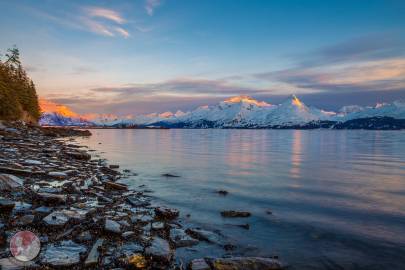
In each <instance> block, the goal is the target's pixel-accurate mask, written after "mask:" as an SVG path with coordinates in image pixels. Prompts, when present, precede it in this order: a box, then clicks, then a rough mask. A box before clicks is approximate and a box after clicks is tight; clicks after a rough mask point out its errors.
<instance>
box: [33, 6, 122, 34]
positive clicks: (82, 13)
mask: <svg viewBox="0 0 405 270" xmlns="http://www.w3.org/2000/svg"><path fill="white" fill-rule="evenodd" d="M26 9H27V10H28V11H29V12H30V13H31V14H33V15H35V16H37V17H40V18H41V19H46V20H48V21H52V22H54V23H57V24H59V25H61V26H64V27H67V28H71V29H76V30H80V31H86V32H91V33H94V34H97V35H101V36H106V37H116V36H121V37H124V38H128V37H130V33H129V31H128V30H127V29H125V27H124V25H125V24H126V22H127V20H126V19H125V18H124V16H123V15H122V14H120V13H119V12H117V11H115V10H112V9H106V8H102V7H80V8H78V10H74V11H72V12H65V11H63V12H62V11H58V10H56V11H55V13H54V14H49V13H47V12H44V11H42V10H38V9H34V8H26Z"/></svg>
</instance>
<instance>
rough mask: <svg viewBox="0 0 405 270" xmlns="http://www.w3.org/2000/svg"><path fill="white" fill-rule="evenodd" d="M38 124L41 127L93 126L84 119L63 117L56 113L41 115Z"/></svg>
mask: <svg viewBox="0 0 405 270" xmlns="http://www.w3.org/2000/svg"><path fill="white" fill-rule="evenodd" d="M39 124H40V125H41V126H83V127H84V126H85V127H88V126H94V123H92V122H90V121H88V120H86V119H84V118H81V117H69V116H64V115H62V114H60V113H56V112H47V113H42V115H41V118H40V119H39Z"/></svg>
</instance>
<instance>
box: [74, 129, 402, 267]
mask: <svg viewBox="0 0 405 270" xmlns="http://www.w3.org/2000/svg"><path fill="white" fill-rule="evenodd" d="M93 134H94V135H93V136H92V137H90V138H87V139H81V142H82V143H84V144H87V145H88V146H89V147H90V148H93V149H97V150H100V151H104V152H106V153H105V154H103V156H105V157H107V158H108V159H109V160H111V162H113V163H119V164H120V165H121V168H123V169H126V168H128V169H131V170H133V171H134V172H136V173H138V176H135V177H133V178H130V179H127V180H126V181H128V184H130V185H133V186H134V187H136V188H137V187H138V186H139V185H141V184H145V185H146V186H147V188H149V189H152V190H154V191H155V193H154V194H155V197H156V199H158V200H162V201H164V203H165V204H169V205H171V206H173V207H177V208H179V209H180V211H181V213H190V214H191V217H190V218H189V219H188V222H192V223H194V224H196V226H197V225H198V226H201V227H205V226H208V227H213V228H215V229H219V230H221V231H222V232H223V233H224V234H226V236H227V237H229V238H230V239H232V241H234V242H235V243H236V244H237V246H240V247H251V246H254V247H256V248H257V250H260V252H261V254H262V255H273V251H274V249H275V248H276V249H277V254H278V255H280V256H281V257H282V258H285V259H286V260H287V261H288V262H289V263H291V264H296V265H300V267H299V268H298V269H315V268H317V267H318V268H319V269H323V268H324V265H323V263H324V262H323V260H327V261H328V262H331V263H332V264H333V265H335V266H336V267H339V266H340V267H341V269H354V268H349V267H345V266H344V265H343V266H342V262H344V261H345V262H350V263H352V264H351V265H360V266H363V267H366V266H368V265H369V263H370V262H371V263H372V264H373V265H377V266H378V265H383V266H384V265H386V264H387V263H389V264H390V267H391V269H401V268H399V267H397V266H398V265H405V262H404V261H405V259H402V260H401V259H400V257H399V256H397V255H398V254H405V253H403V252H405V208H404V207H403V206H404V205H405V132H374V131H327V130H323V131H303V130H97V131H96V132H93ZM99 142H101V143H102V144H98V143H99ZM167 172H169V173H174V174H179V175H181V177H180V178H176V179H170V180H168V179H162V178H161V177H160V175H161V174H162V173H167ZM219 189H226V190H227V191H229V195H228V196H226V197H220V196H217V194H215V192H214V191H215V190H219ZM269 208H270V209H272V211H273V215H270V216H269V215H267V214H266V209H269ZM224 209H228V210H229V209H235V210H237V209H240V210H249V211H251V212H252V213H253V216H252V218H250V219H248V220H243V221H239V220H235V221H234V222H235V223H241V222H248V223H250V224H251V229H250V230H249V231H243V232H241V230H240V228H238V227H235V228H233V227H232V228H230V227H229V225H226V223H230V222H232V221H228V220H223V219H222V218H221V217H220V215H219V212H220V211H221V210H224ZM209 249H213V251H212V252H214V251H215V252H216V253H217V254H221V252H224V251H223V250H216V249H214V248H213V247H210V248H209ZM257 250H256V251H255V252H258V251H257ZM239 251H240V250H239ZM240 252H241V251H240ZM401 252H402V253H401ZM359 254H360V255H359ZM253 255H256V253H255V254H253ZM364 262H367V263H368V264H364ZM384 263H385V264H384ZM401 263H403V264H401ZM308 265H311V267H309V266H308ZM349 265H350V264H349ZM336 267H335V268H336ZM331 269H333V267H332V268H331ZM376 269H383V267H380V268H378V267H377V268H376Z"/></svg>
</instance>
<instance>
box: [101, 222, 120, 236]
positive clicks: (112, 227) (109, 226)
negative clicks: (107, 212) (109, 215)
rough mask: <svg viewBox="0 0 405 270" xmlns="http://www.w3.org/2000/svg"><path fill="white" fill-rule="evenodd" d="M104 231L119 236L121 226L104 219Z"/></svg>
mask: <svg viewBox="0 0 405 270" xmlns="http://www.w3.org/2000/svg"><path fill="white" fill-rule="evenodd" d="M104 230H105V231H106V232H110V233H116V234H119V233H121V225H120V224H119V223H118V222H116V221H114V220H112V219H106V220H105V224H104Z"/></svg>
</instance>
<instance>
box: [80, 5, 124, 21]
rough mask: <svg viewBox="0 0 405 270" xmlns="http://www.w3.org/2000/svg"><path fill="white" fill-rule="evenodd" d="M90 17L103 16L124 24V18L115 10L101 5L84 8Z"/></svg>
mask: <svg viewBox="0 0 405 270" xmlns="http://www.w3.org/2000/svg"><path fill="white" fill-rule="evenodd" d="M85 10H86V11H87V14H88V15H89V16H90V17H93V18H94V17H99V18H104V19H107V20H110V21H113V22H116V23H118V24H124V23H125V22H126V20H125V19H124V18H123V16H122V15H121V14H120V13H118V12H117V11H115V10H111V9H107V8H102V7H87V8H85Z"/></svg>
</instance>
